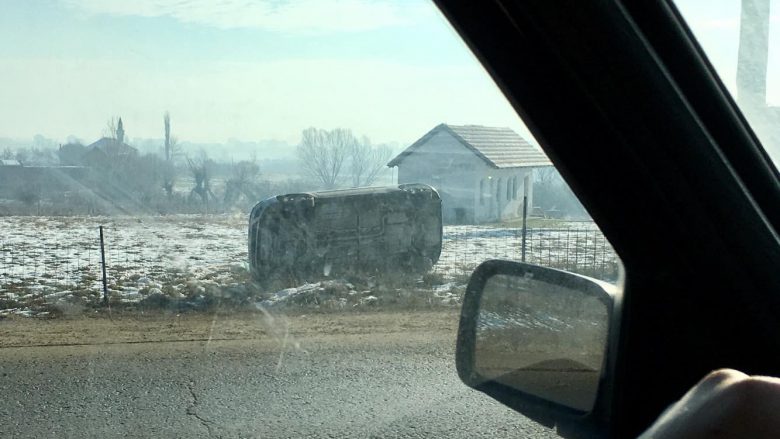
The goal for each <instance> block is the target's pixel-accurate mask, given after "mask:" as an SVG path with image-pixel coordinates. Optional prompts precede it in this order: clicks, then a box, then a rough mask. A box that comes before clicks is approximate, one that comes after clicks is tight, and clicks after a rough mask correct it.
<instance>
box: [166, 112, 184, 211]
mask: <svg viewBox="0 0 780 439" xmlns="http://www.w3.org/2000/svg"><path fill="white" fill-rule="evenodd" d="M163 123H164V125H165V163H164V164H163V171H162V176H163V178H162V180H163V189H165V193H166V195H167V196H168V199H169V200H170V198H171V197H172V196H173V186H174V184H175V183H176V166H175V164H174V158H175V157H176V156H177V155H178V154H179V152H180V148H179V142H178V139H176V137H172V136H171V114H170V113H169V112H167V111H166V112H165V115H163Z"/></svg>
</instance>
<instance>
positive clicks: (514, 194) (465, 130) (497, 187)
mask: <svg viewBox="0 0 780 439" xmlns="http://www.w3.org/2000/svg"><path fill="white" fill-rule="evenodd" d="M387 166H389V167H396V166H397V167H398V183H399V184H403V183H425V184H429V185H431V186H433V187H434V188H436V189H437V190H438V191H439V195H440V196H441V198H442V216H443V219H444V221H445V222H446V223H449V224H453V223H455V224H464V223H465V224H468V223H484V222H497V221H503V220H507V219H512V218H518V217H522V214H523V197H524V196H526V197H528V209H529V214H530V212H531V206H533V169H534V168H537V167H544V166H552V163H550V161H549V160H548V159H547V157H546V156H545V155H544V154H543V153H542V152H541V151H539V150H538V149H537V148H535V147H534V146H532V145H531V144H530V143H528V142H527V141H526V140H525V139H523V138H522V137H520V136H519V135H518V134H517V133H515V132H514V131H512V130H511V129H509V128H495V127H485V126H479V125H462V126H458V125H447V124H440V125H438V126H436V127H434V128H433V129H432V130H431V131H429V132H428V133H427V134H425V135H424V136H423V137H421V138H420V139H419V140H417V141H416V142H414V143H413V144H412V145H411V146H409V147H408V148H406V150H404V151H403V152H402V153H401V154H399V155H398V156H397V157H395V158H394V159H393V160H391V161H390V162H389V163H388V164H387Z"/></svg>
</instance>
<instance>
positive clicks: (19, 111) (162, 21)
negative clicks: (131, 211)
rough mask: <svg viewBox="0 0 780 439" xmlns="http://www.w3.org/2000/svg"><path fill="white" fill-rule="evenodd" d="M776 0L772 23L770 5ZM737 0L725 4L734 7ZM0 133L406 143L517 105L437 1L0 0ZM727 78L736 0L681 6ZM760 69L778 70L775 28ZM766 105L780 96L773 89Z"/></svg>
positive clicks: (507, 116)
mask: <svg viewBox="0 0 780 439" xmlns="http://www.w3.org/2000/svg"><path fill="white" fill-rule="evenodd" d="M774 3H775V1H774V0H773V12H774V17H773V23H777V22H778V20H777V6H776V5H775V4H774ZM729 5H731V6H729ZM0 7H1V8H2V13H0V41H2V43H0V137H12V138H31V137H32V136H33V135H35V134H39V133H40V134H43V135H44V136H47V137H51V138H54V139H58V140H60V141H62V140H64V139H65V138H66V137H67V136H68V135H75V136H77V137H79V138H82V139H84V140H85V141H88V142H89V141H92V140H95V139H97V138H98V137H99V136H100V135H101V133H102V131H103V129H104V127H105V125H106V121H107V120H108V119H109V118H110V117H112V116H121V117H122V119H123V120H124V122H125V128H126V130H127V132H128V134H129V136H130V137H147V138H148V137H154V138H159V137H162V131H163V129H162V115H163V113H164V112H165V111H166V110H168V111H170V112H171V119H172V126H173V132H174V135H176V136H178V137H179V138H180V139H182V140H187V141H194V142H222V141H225V140H227V139H229V138H237V139H242V140H261V139H280V140H285V141H288V142H290V143H297V142H298V140H299V135H300V132H301V130H302V129H304V128H306V127H309V126H316V127H321V128H335V127H345V128H351V129H352V130H353V131H355V132H356V133H357V134H365V135H368V136H369V137H370V138H372V139H373V140H374V141H376V142H400V143H402V144H407V143H409V142H411V141H414V140H415V139H416V138H418V137H419V136H421V135H423V134H424V133H425V132H426V131H428V130H429V129H431V128H432V127H433V126H435V125H436V124H438V123H440V122H448V123H454V124H467V123H473V124H482V125H496V126H509V127H512V128H514V129H516V130H518V131H521V133H522V132H523V130H522V125H521V122H520V121H519V119H518V118H517V116H516V115H515V114H514V111H513V110H512V109H511V107H510V106H509V105H508V104H507V103H506V101H505V99H504V98H503V96H502V95H501V94H500V92H499V91H498V90H497V88H496V87H495V85H494V84H493V83H492V81H491V80H490V79H489V77H488V75H487V74H486V73H485V72H484V70H483V69H482V68H481V67H480V66H479V65H478V64H477V62H476V60H475V59H474V57H473V56H472V55H471V53H470V52H469V51H468V50H467V49H466V47H465V45H464V44H463V43H462V42H461V41H460V39H459V37H458V36H457V35H456V34H455V33H454V32H453V31H452V30H451V28H450V27H449V25H448V24H447V23H446V22H445V21H444V19H443V18H442V17H441V15H440V13H439V12H438V11H437V10H436V9H435V7H434V6H433V5H431V4H430V3H428V2H424V1H412V0H409V1H391V0H347V1H337V0H272V1H255V0H178V1H163V0H123V1H108V0H29V1H21V0H20V1H12V0H0ZM683 11H684V12H685V13H689V14H693V13H695V14H696V15H697V16H698V17H697V18H696V19H695V20H692V21H695V24H694V28H695V30H697V31H698V32H699V35H700V38H701V39H702V42H703V44H704V46H705V48H708V47H709V48H712V49H708V50H717V53H713V55H712V57H713V61H714V63H715V64H716V65H720V66H721V67H720V68H721V71H722V74H723V76H724V80H725V82H726V83H727V85H729V87H733V83H734V72H735V71H736V65H735V63H736V47H737V35H738V24H739V21H738V14H739V1H738V0H733V1H721V2H713V1H704V0H685V1H684V5H683ZM774 26H775V30H774V31H773V32H772V36H771V38H772V43H771V46H770V50H771V53H772V55H771V56H770V57H771V58H773V59H774V61H773V62H771V63H770V78H771V77H772V76H773V75H774V76H776V77H780V67H779V66H778V56H777V52H778V50H780V47H778V46H779V45H780V43H778V34H779V33H780V31H778V30H777V29H776V28H777V27H778V26H780V24H775V25H774ZM769 94H770V96H769V100H770V101H772V102H774V103H775V104H780V86H778V84H776V83H772V82H770V85H769Z"/></svg>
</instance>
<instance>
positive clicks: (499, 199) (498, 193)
mask: <svg viewBox="0 0 780 439" xmlns="http://www.w3.org/2000/svg"><path fill="white" fill-rule="evenodd" d="M499 201H501V179H500V178H499V179H498V184H497V185H496V203H498V202H499Z"/></svg>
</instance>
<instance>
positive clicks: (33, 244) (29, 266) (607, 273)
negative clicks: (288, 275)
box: [0, 223, 619, 309]
mask: <svg viewBox="0 0 780 439" xmlns="http://www.w3.org/2000/svg"><path fill="white" fill-rule="evenodd" d="M568 224H570V225H571V226H568V227H565V228H529V229H527V231H526V235H525V250H524V249H523V242H524V240H523V231H522V229H521V228H508V227H494V226H476V225H472V226H445V227H444V230H443V236H442V238H443V240H442V252H441V256H440V259H439V261H438V262H437V263H436V264H435V265H434V267H433V269H432V272H433V273H438V274H440V275H441V276H442V278H443V281H444V282H448V281H456V280H459V281H462V280H463V279H464V278H467V276H468V275H469V274H470V273H471V271H472V270H473V269H474V268H475V267H476V266H477V265H479V264H480V263H481V262H483V261H485V260H487V259H509V260H516V261H520V260H522V259H523V253H525V261H526V262H529V263H533V264H537V265H542V266H547V267H553V268H558V269H562V270H567V271H572V272H576V273H580V274H584V275H588V276H592V277H595V278H598V279H602V280H606V281H615V280H616V279H617V276H618V270H619V269H618V266H619V262H618V258H617V256H616V254H615V252H614V250H613V249H612V247H611V246H610V245H609V243H608V242H607V240H606V239H605V238H604V235H602V234H601V232H600V231H599V230H598V229H597V228H596V227H595V225H593V224H592V223H568ZM572 224H573V225H572ZM160 227H163V228H160ZM164 227H170V228H169V229H165V228H164ZM221 227H222V230H221V231H220V230H217V231H214V230H212V229H209V228H208V227H203V228H201V229H194V228H193V229H192V230H189V231H188V229H187V225H186V224H183V225H177V224H175V223H171V224H169V225H167V226H160V225H156V224H155V225H152V226H148V225H147V226H146V227H145V228H143V229H141V228H139V227H135V226H131V225H129V224H122V225H121V227H120V226H118V225H117V226H116V227H111V226H108V227H106V240H105V255H106V268H107V279H106V280H107V284H108V289H109V290H110V292H111V293H112V294H119V295H121V296H122V297H139V295H144V294H149V292H150V291H163V292H165V291H166V289H167V291H169V292H170V291H183V289H184V288H189V283H190V282H193V281H197V282H201V283H202V282H210V283H211V285H222V284H229V283H230V282H237V281H242V280H243V281H246V280H247V274H246V271H245V270H244V271H242V270H241V267H246V235H245V227H246V226H245V224H243V223H239V224H234V223H231V224H225V225H222V226H221ZM62 229H64V230H58V231H57V233H54V232H52V230H51V225H50V224H48V225H47V227H41V228H40V230H29V231H27V232H26V234H21V235H11V234H9V235H4V236H3V239H2V240H0V309H2V308H4V307H8V306H10V305H9V304H11V303H12V302H17V300H16V299H19V298H21V297H27V300H25V302H29V301H30V300H33V301H35V300H39V301H42V302H45V301H51V300H52V299H56V298H58V297H60V296H61V295H66V294H75V295H78V296H81V297H83V298H84V299H85V300H87V301H90V302H97V301H99V300H100V299H101V298H102V294H103V287H102V273H101V252H100V241H99V232H98V225H97V224H95V225H91V224H90V225H86V224H85V225H84V227H81V228H80V229H78V230H75V229H74V230H68V227H67V226H63V227H62ZM207 231H209V233H208V234H207V233H206V232H207ZM185 284H186V285H185Z"/></svg>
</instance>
